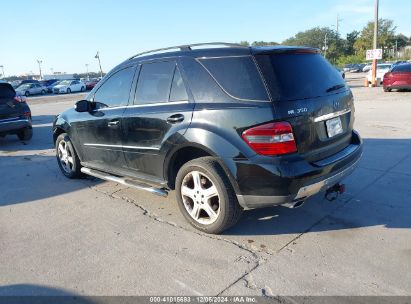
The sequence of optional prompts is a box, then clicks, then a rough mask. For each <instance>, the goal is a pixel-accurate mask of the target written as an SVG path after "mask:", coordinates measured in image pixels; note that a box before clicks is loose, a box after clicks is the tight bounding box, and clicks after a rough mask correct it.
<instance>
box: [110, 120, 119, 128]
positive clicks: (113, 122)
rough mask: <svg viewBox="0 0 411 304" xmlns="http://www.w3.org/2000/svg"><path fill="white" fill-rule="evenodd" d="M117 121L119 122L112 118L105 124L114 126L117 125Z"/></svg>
mask: <svg viewBox="0 0 411 304" xmlns="http://www.w3.org/2000/svg"><path fill="white" fill-rule="evenodd" d="M119 123H120V121H119V120H112V121H109V122H108V124H107V126H109V127H116V126H118V124H119Z"/></svg>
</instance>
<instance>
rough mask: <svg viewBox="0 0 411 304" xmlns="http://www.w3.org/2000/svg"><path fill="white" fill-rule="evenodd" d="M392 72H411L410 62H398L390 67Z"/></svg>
mask: <svg viewBox="0 0 411 304" xmlns="http://www.w3.org/2000/svg"><path fill="white" fill-rule="evenodd" d="M392 71H393V72H411V64H400V65H397V66H395V67H394V68H393V69H392Z"/></svg>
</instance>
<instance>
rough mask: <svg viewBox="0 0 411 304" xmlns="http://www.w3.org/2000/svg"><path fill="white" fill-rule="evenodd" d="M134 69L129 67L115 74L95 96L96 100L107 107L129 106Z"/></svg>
mask: <svg viewBox="0 0 411 304" xmlns="http://www.w3.org/2000/svg"><path fill="white" fill-rule="evenodd" d="M134 70H135V68H134V67H128V68H125V69H123V70H120V71H118V72H116V73H114V74H113V75H112V76H110V78H108V79H107V80H106V81H105V82H104V83H103V84H102V85H101V87H100V88H99V89H98V90H97V92H96V93H95V95H94V100H95V101H96V102H98V103H101V104H103V105H105V106H107V107H116V106H125V105H127V104H128V99H129V96H130V90H131V84H132V82H133V77H134Z"/></svg>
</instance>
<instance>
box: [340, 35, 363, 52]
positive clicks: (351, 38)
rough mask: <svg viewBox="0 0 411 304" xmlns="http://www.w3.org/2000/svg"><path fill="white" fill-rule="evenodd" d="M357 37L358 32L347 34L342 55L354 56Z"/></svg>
mask: <svg viewBox="0 0 411 304" xmlns="http://www.w3.org/2000/svg"><path fill="white" fill-rule="evenodd" d="M359 35H360V32H359V31H352V32H351V33H348V34H347V39H346V40H345V47H344V55H346V56H348V55H354V54H355V49H354V44H355V41H357V39H358V36H359Z"/></svg>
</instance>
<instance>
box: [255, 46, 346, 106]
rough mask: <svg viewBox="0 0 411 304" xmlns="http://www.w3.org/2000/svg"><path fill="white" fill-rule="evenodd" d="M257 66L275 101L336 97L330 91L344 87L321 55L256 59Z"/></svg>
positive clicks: (271, 56) (295, 55)
mask: <svg viewBox="0 0 411 304" xmlns="http://www.w3.org/2000/svg"><path fill="white" fill-rule="evenodd" d="M256 59H257V62H258V64H259V65H260V68H261V71H262V72H263V75H264V77H265V78H266V81H267V83H268V86H269V89H270V92H271V95H272V97H273V98H274V99H275V100H297V99H304V98H313V97H318V96H323V95H326V94H334V93H335V91H334V90H332V91H330V92H329V93H327V90H328V89H330V88H332V87H334V86H336V85H340V84H345V82H344V80H343V79H342V77H341V75H340V73H339V72H338V71H337V70H336V69H334V68H333V66H332V65H331V64H329V63H328V61H327V60H326V59H324V57H323V56H321V55H320V54H309V53H308V54H307V53H281V54H270V55H257V56H256Z"/></svg>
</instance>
